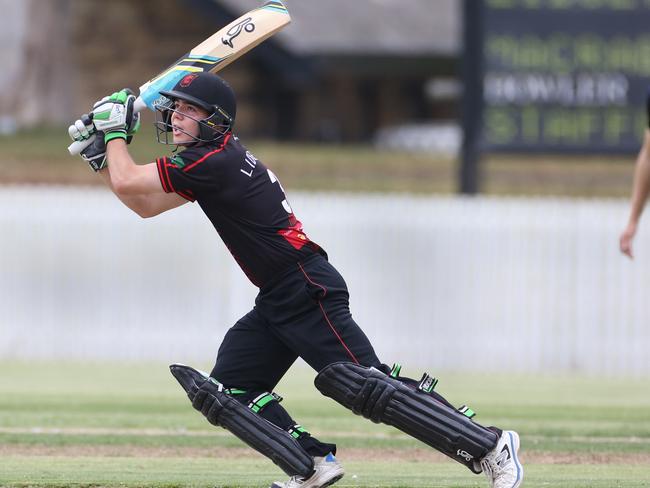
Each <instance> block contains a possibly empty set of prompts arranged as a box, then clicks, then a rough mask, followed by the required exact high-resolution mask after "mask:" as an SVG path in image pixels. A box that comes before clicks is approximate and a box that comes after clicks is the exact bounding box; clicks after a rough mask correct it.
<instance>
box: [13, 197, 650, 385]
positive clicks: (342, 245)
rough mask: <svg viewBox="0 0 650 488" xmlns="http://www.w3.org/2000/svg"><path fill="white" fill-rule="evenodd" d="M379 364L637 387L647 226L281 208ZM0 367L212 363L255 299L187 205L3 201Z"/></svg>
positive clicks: (590, 217) (424, 203)
mask: <svg viewBox="0 0 650 488" xmlns="http://www.w3.org/2000/svg"><path fill="white" fill-rule="evenodd" d="M290 197H292V198H291V203H292V206H293V207H294V209H295V211H296V213H297V215H298V217H299V218H300V219H301V220H302V221H303V223H304V224H305V228H306V230H307V232H308V234H309V235H310V237H311V238H312V239H314V240H315V241H317V242H319V243H320V244H321V245H323V247H325V248H326V249H327V251H328V252H329V254H330V258H331V261H332V262H333V264H334V265H335V266H337V268H338V269H339V270H340V271H341V272H342V274H343V275H344V276H345V277H346V280H347V282H348V285H349V288H350V291H351V304H352V312H353V314H354V316H355V318H356V320H357V321H358V322H359V323H360V325H361V326H362V327H363V328H364V330H365V331H366V333H367V334H368V335H369V336H370V337H371V339H372V341H373V343H374V344H375V348H376V349H377V351H378V353H379V354H380V357H381V358H382V360H384V361H385V362H388V363H390V362H393V361H398V362H401V363H406V364H409V365H413V366H422V367H429V368H434V369H459V370H470V371H471V370H480V371H496V370H504V369H507V370H510V371H516V372H542V373H543V372H549V373H550V372H580V373H597V374H630V375H647V374H650V359H649V358H650V354H649V353H648V348H649V346H650V299H649V297H650V234H649V233H648V232H647V231H646V229H648V228H649V227H650V222H646V223H645V224H647V225H645V226H642V229H641V232H640V235H639V236H638V239H637V242H636V248H637V251H638V258H637V260H636V261H635V262H630V261H628V260H626V259H624V258H623V257H622V256H621V255H620V254H619V253H618V251H617V238H618V233H619V231H620V230H621V227H622V225H623V223H624V221H625V218H626V213H627V203H626V202H624V201H618V200H616V201H614V200H609V201H607V200H603V201H601V200H568V199H519V198H516V199H515V198H513V199H501V198H484V197H481V198H459V197H415V196H394V195H392V196H367V195H364V196H352V195H338V194H301V193H295V192H294V193H293V194H291V193H290ZM0 209H1V210H0V357H2V358H20V359H52V358H73V359H84V358H88V359H143V360H144V359H146V360H165V361H196V360H200V361H202V362H203V363H206V362H207V363H209V362H210V361H211V360H212V358H213V356H214V354H215V353H216V349H217V346H218V344H219V342H220V340H221V338H222V336H223V334H224V332H225V331H226V329H227V328H228V327H229V326H230V325H232V323H234V321H235V320H236V319H237V318H238V317H240V316H241V315H243V314H245V313H246V312H247V311H248V310H249V309H250V307H251V306H252V303H253V299H254V296H255V292H256V290H255V289H254V287H253V286H252V285H250V284H249V283H248V282H247V281H246V279H245V277H244V275H243V273H241V272H240V271H239V269H238V268H237V266H236V264H234V261H233V260H232V258H231V257H230V256H229V254H228V253H227V251H226V250H225V248H224V246H223V244H222V243H221V241H220V239H219V238H218V236H217V235H216V232H215V231H214V230H213V229H212V227H211V225H210V223H209V221H208V220H207V219H206V218H205V217H204V216H203V214H202V212H201V211H200V209H199V208H198V206H196V205H185V206H183V207H181V208H179V209H177V210H174V211H172V212H168V213H167V214H166V215H162V216H159V217H156V218H154V219H148V220H142V219H140V218H139V217H137V216H135V214H131V213H130V212H129V211H128V210H127V209H126V208H124V207H122V206H121V204H120V203H119V202H118V201H117V200H116V199H115V198H114V197H113V196H112V195H110V194H109V193H108V192H106V191H103V190H98V189H78V188H77V189H74V188H64V187H4V188H3V187H0Z"/></svg>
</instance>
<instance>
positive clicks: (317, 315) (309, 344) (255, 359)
mask: <svg viewBox="0 0 650 488" xmlns="http://www.w3.org/2000/svg"><path fill="white" fill-rule="evenodd" d="M298 357H301V358H302V359H304V360H305V362H307V364H309V365H310V366H311V367H312V368H314V370H316V371H320V370H321V369H322V368H324V367H325V366H327V365H328V364H331V363H334V362H337V361H351V362H354V363H358V364H361V365H363V366H374V367H376V368H379V367H381V363H380V361H379V359H378V358H377V355H376V354H375V351H374V349H373V347H372V345H371V344H370V341H369V340H368V338H367V337H366V335H365V334H364V332H363V331H362V330H361V328H360V327H359V326H358V325H357V324H356V323H355V321H354V320H353V319H352V315H351V313H350V307H349V294H348V289H347V286H346V284H345V281H344V280H343V277H342V276H341V275H340V274H339V272H338V271H337V270H336V269H335V268H334V267H333V266H332V265H331V264H330V263H329V262H328V261H327V259H326V258H325V257H323V256H321V255H314V256H311V257H310V258H308V259H306V260H305V261H303V262H301V263H296V265H295V267H294V269H290V270H288V271H287V272H285V273H284V274H283V275H282V276H280V277H278V279H277V280H276V281H275V282H273V283H271V284H269V285H266V286H264V287H263V288H262V289H260V292H259V294H258V296H257V298H256V299H255V307H254V308H253V310H251V311H250V312H249V313H248V314H246V315H245V316H244V317H242V318H241V319H240V320H239V321H237V323H236V324H235V325H234V326H233V327H232V328H231V329H230V330H228V332H227V333H226V336H225V337H224V340H223V342H222V344H221V346H220V347H219V352H218V354H217V360H216V364H215V366H214V368H213V370H212V372H211V376H212V377H213V378H215V379H217V380H218V381H219V382H221V383H223V384H224V385H225V386H226V387H229V388H238V389H243V390H246V392H247V393H246V394H245V395H243V396H242V397H241V398H240V400H241V401H242V402H247V401H250V399H251V398H253V397H255V396H257V395H259V394H260V393H262V392H271V391H273V389H274V388H275V386H276V385H277V383H278V382H279V381H280V379H281V378H282V377H283V376H284V374H285V373H286V372H287V370H288V369H289V368H290V367H291V365H292V364H293V363H294V362H295V360H296V359H297V358H298ZM260 414H261V415H262V416H263V417H265V418H266V419H267V420H269V421H271V422H273V423H274V424H276V425H277V426H278V427H280V428H282V429H285V430H289V429H290V428H291V427H292V426H294V425H295V422H294V421H293V419H291V417H290V416H289V415H288V414H287V413H286V411H285V410H284V409H283V408H282V407H281V406H280V405H279V404H278V403H277V402H272V403H271V404H269V406H268V407H266V408H265V409H264V410H263V411H261V412H260ZM299 442H300V443H301V445H303V447H304V448H305V449H307V451H308V452H309V453H310V454H312V455H315V456H323V455H325V454H327V453H328V452H330V451H333V452H335V450H336V446H334V445H332V444H325V443H321V442H320V441H318V440H316V439H315V438H313V437H310V436H309V435H307V434H305V435H303V436H301V438H299Z"/></svg>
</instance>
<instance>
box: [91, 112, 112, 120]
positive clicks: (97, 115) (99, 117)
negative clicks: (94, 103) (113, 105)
mask: <svg viewBox="0 0 650 488" xmlns="http://www.w3.org/2000/svg"><path fill="white" fill-rule="evenodd" d="M110 116H111V111H110V110H105V111H104V112H97V113H94V114H93V119H95V120H108V119H109V118H110Z"/></svg>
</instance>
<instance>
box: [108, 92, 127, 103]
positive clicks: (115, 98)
mask: <svg viewBox="0 0 650 488" xmlns="http://www.w3.org/2000/svg"><path fill="white" fill-rule="evenodd" d="M127 98H129V92H128V91H126V90H122V91H119V92H115V93H113V94H112V95H111V96H110V97H109V98H108V100H109V101H111V102H117V103H121V104H125V103H126V99H127Z"/></svg>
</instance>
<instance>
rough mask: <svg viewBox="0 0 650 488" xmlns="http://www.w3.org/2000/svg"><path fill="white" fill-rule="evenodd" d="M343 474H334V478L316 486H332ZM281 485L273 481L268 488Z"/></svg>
mask: <svg viewBox="0 0 650 488" xmlns="http://www.w3.org/2000/svg"><path fill="white" fill-rule="evenodd" d="M344 474H345V473H341V474H337V475H336V476H334V478H330V479H329V480H327V481H326V482H325V483H323V484H322V485H318V487H317V488H326V487H327V486H332V485H333V484H334V483H336V482H337V481H339V480H340V479H341V478H343V475H344ZM281 486H282V485H278V484H277V483H273V484H272V485H271V487H270V488H280V487H281Z"/></svg>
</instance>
